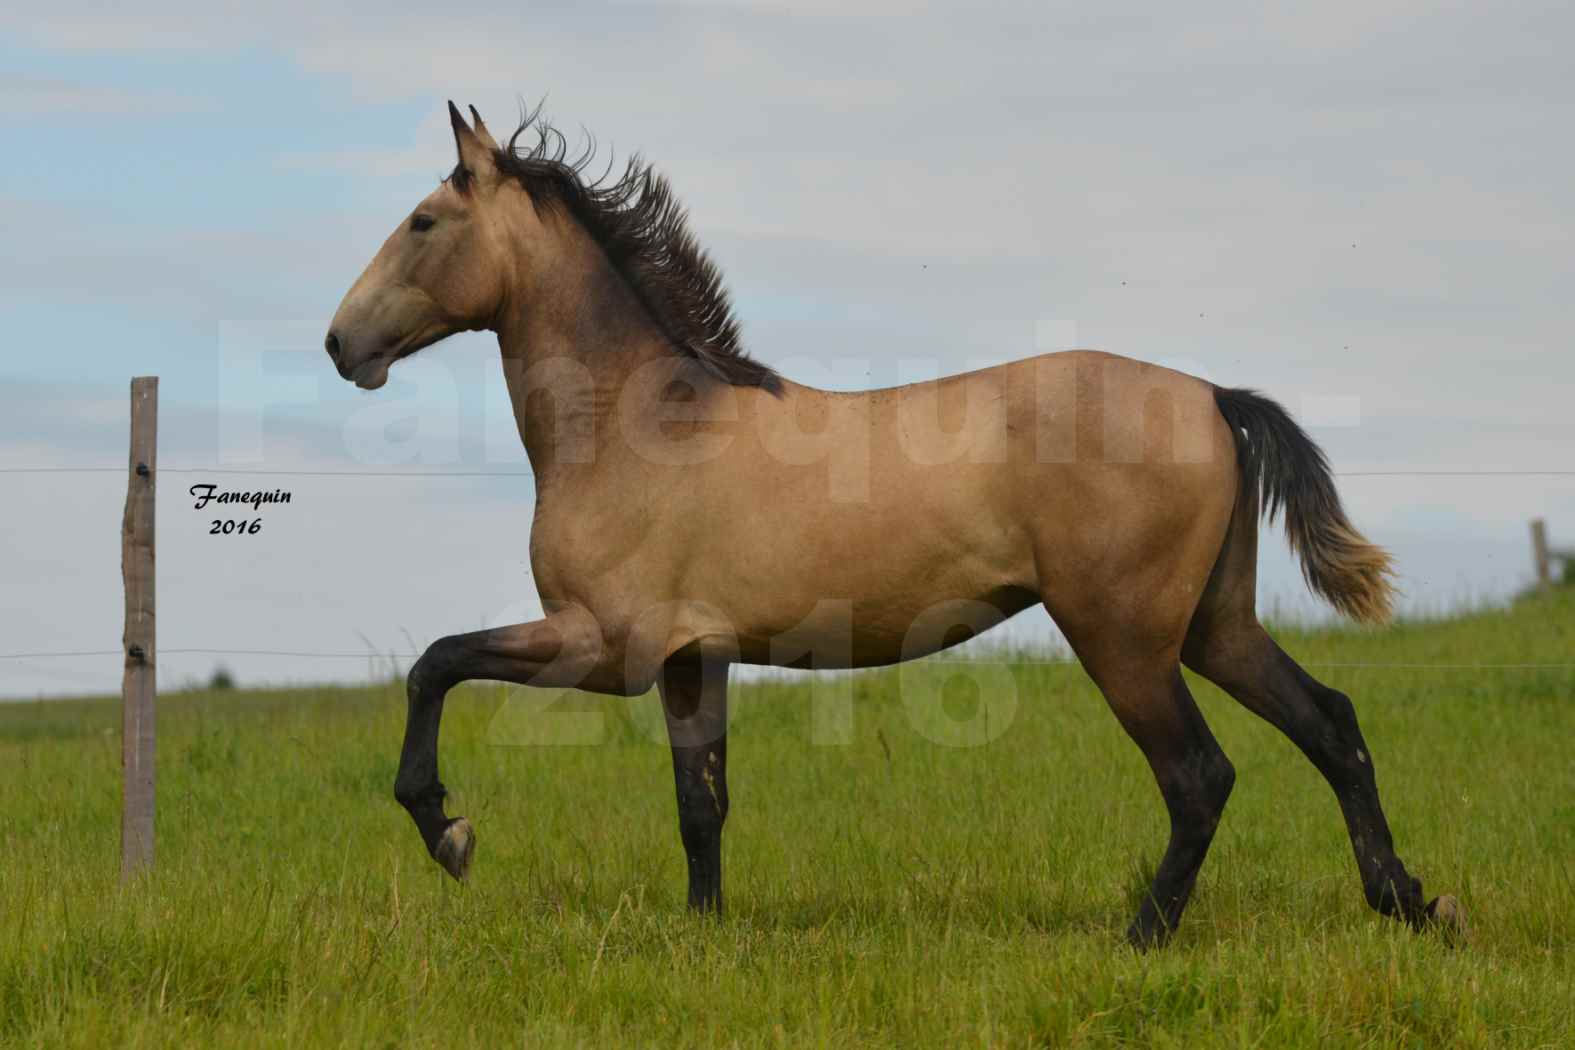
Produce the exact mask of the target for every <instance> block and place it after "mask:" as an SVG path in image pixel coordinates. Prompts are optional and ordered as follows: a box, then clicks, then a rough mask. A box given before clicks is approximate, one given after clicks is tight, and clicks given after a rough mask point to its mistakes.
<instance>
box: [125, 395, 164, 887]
mask: <svg viewBox="0 0 1575 1050" xmlns="http://www.w3.org/2000/svg"><path fill="white" fill-rule="evenodd" d="M158 434H159V380H158V377H157V376H144V377H141V378H138V379H133V380H132V381H131V462H130V475H129V476H128V478H127V481H126V516H125V518H124V519H123V520H122V522H121V526H120V575H121V579H122V580H123V581H124V583H125V586H126V633H125V636H124V638H123V642H124V645H125V651H126V671H125V676H124V678H123V679H122V680H121V686H120V691H121V723H120V763H121V772H122V775H123V795H122V798H121V813H120V876H121V878H122V880H125V879H129V878H131V877H132V876H134V875H136V874H137V873H138V872H140V871H145V870H149V869H151V868H152V867H153V757H154V751H153V701H154V698H155V697H156V696H157V695H158V682H157V679H156V677H155V663H154V661H155V657H156V655H157V652H158V650H157V647H156V646H155V644H154V643H155V638H154V623H155V621H154V615H153V594H154V565H153V497H154V493H155V492H156V490H157V482H158Z"/></svg>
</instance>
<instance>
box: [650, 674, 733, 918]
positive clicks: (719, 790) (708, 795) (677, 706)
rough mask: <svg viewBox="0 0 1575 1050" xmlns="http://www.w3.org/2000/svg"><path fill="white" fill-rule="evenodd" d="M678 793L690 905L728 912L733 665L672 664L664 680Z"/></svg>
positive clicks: (696, 907)
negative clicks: (725, 871) (725, 861)
mask: <svg viewBox="0 0 1575 1050" xmlns="http://www.w3.org/2000/svg"><path fill="white" fill-rule="evenodd" d="M658 684H659V686H660V688H661V693H662V709H663V713H664V714H665V716H666V719H667V738H668V740H669V742H670V743H671V744H672V748H673V783H674V785H675V786H676V788H677V790H678V832H679V835H680V836H681V837H682V839H683V843H684V857H685V859H687V860H688V862H689V906H690V907H691V908H694V909H696V910H698V911H709V912H720V911H721V910H722V824H723V823H724V822H725V821H726V820H727V665H726V664H720V663H705V662H702V661H700V660H697V659H694V660H682V659H674V660H670V661H669V662H668V664H667V665H666V666H665V667H664V668H663V669H662V675H661V678H660V679H659V683H658Z"/></svg>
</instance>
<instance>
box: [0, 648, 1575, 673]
mask: <svg viewBox="0 0 1575 1050" xmlns="http://www.w3.org/2000/svg"><path fill="white" fill-rule="evenodd" d="M124 655H125V653H124V652H123V651H122V650H120V649H98V650H91V651H81V650H79V651H72V652H47V653H0V660H48V659H56V658H73V657H100V656H124ZM155 656H156V657H157V656H282V657H292V658H298V659H312V660H316V659H324V660H350V659H355V660H367V659H378V660H380V659H387V658H389V657H398V658H401V659H407V660H414V659H416V658H418V657H419V656H421V654H420V653H401V652H374V651H373V650H371V649H364V650H362V651H361V652H311V651H308V650H304V649H208V648H177V649H163V648H161V649H158V650H157V651H156V653H155ZM914 662H915V663H924V664H929V665H931V666H935V665H944V666H952V667H969V666H999V665H1004V666H1009V667H1010V666H1017V667H1075V666H1077V662H1076V661H1075V660H1071V659H1066V660H1018V659H1004V660H969V659H957V658H941V659H935V658H921V659H919V660H917V661H914ZM887 666H895V665H887ZM1302 666H1303V667H1317V668H1324V669H1329V668H1336V669H1355V668H1379V669H1384V670H1436V671H1569V670H1575V663H1478V664H1467V663H1451V664H1427V663H1404V662H1389V661H1381V660H1379V661H1346V662H1329V663H1304V664H1303V665H1302ZM866 670H874V668H866Z"/></svg>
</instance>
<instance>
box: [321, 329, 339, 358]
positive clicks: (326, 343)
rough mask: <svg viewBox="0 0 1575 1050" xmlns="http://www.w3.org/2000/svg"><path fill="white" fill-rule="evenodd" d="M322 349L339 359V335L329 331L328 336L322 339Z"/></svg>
mask: <svg viewBox="0 0 1575 1050" xmlns="http://www.w3.org/2000/svg"><path fill="white" fill-rule="evenodd" d="M323 349H324V350H327V351H328V356H329V357H331V358H333V359H334V360H335V361H337V360H339V337H338V336H337V335H334V333H332V332H329V333H328V338H327V339H324V340H323Z"/></svg>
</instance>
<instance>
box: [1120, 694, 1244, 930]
mask: <svg viewBox="0 0 1575 1050" xmlns="http://www.w3.org/2000/svg"><path fill="white" fill-rule="evenodd" d="M1172 694H1173V702H1172V704H1171V711H1170V713H1171V714H1172V715H1173V717H1172V718H1170V719H1165V720H1161V721H1158V722H1154V723H1147V724H1145V725H1144V726H1143V727H1141V728H1137V729H1134V727H1133V726H1131V725H1129V727H1128V728H1129V730H1130V731H1132V732H1133V736H1134V737H1135V738H1136V739H1137V742H1138V744H1139V746H1141V747H1142V748H1143V751H1144V754H1145V755H1146V756H1147V757H1148V759H1149V764H1150V766H1151V767H1152V768H1153V770H1154V777H1155V779H1156V780H1157V781H1158V782H1159V789H1160V793H1161V794H1163V795H1164V798H1165V808H1166V809H1167V810H1168V811H1169V813H1170V841H1169V843H1168V844H1167V845H1166V847H1165V855H1164V857H1163V858H1162V859H1161V860H1160V864H1159V868H1158V870H1157V871H1155V873H1154V884H1153V887H1152V888H1151V889H1150V890H1149V895H1148V897H1147V898H1146V899H1145V900H1144V901H1143V904H1142V906H1141V907H1139V909H1138V914H1137V917H1136V918H1135V919H1133V920H1132V925H1131V926H1130V927H1129V928H1128V930H1127V940H1129V941H1130V942H1131V943H1132V944H1133V945H1135V946H1137V947H1139V948H1146V947H1150V946H1152V945H1157V944H1162V943H1163V942H1164V941H1165V940H1166V939H1167V938H1169V936H1170V935H1171V934H1172V933H1173V932H1175V929H1176V926H1177V924H1178V923H1179V922H1180V921H1181V913H1182V911H1183V910H1184V909H1185V908H1186V906H1187V900H1188V898H1190V897H1191V896H1192V887H1193V886H1194V885H1195V884H1196V882H1197V877H1198V869H1199V868H1201V867H1202V865H1203V858H1204V857H1205V856H1206V855H1207V854H1208V850H1209V844H1210V843H1211V842H1213V841H1214V831H1215V829H1216V828H1217V827H1218V826H1219V820H1220V815H1221V814H1222V813H1223V812H1224V811H1225V802H1226V800H1227V799H1228V798H1229V797H1230V792H1231V787H1232V786H1233V785H1234V784H1235V782H1236V771H1235V769H1234V767H1232V766H1231V763H1230V759H1228V758H1226V757H1225V752H1224V751H1222V750H1221V749H1220V746H1219V743H1218V742H1217V741H1215V739H1214V735H1213V734H1212V733H1211V732H1209V727H1208V725H1207V724H1206V723H1205V722H1204V721H1203V714H1202V712H1200V711H1199V710H1198V708H1197V705H1196V704H1195V703H1194V702H1193V700H1192V695H1191V694H1190V693H1189V692H1188V691H1187V687H1186V684H1185V683H1184V682H1183V681H1182V680H1181V675H1180V672H1179V671H1178V672H1177V673H1176V678H1175V682H1174V685H1173V686H1172ZM1161 725H1163V726H1164V728H1163V729H1160V728H1159V726H1161Z"/></svg>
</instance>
